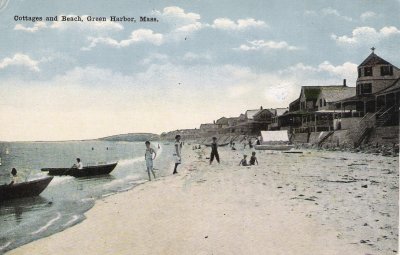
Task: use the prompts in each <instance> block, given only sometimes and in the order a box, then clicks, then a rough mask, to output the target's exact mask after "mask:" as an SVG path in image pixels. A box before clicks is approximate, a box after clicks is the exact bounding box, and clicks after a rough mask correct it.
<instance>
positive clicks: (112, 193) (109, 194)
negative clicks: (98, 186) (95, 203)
mask: <svg viewBox="0 0 400 255" xmlns="http://www.w3.org/2000/svg"><path fill="white" fill-rule="evenodd" d="M114 194H116V193H115V192H111V193H107V194H104V195H101V197H109V196H112V195H114Z"/></svg>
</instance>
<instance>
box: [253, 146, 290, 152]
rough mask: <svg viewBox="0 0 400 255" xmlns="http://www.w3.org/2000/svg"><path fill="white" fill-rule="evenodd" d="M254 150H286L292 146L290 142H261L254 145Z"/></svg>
mask: <svg viewBox="0 0 400 255" xmlns="http://www.w3.org/2000/svg"><path fill="white" fill-rule="evenodd" d="M254 148H255V149H256V150H273V151H288V150H291V149H293V148H294V145H292V144H262V145H255V146H254Z"/></svg>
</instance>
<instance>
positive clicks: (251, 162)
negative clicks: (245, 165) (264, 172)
mask: <svg viewBox="0 0 400 255" xmlns="http://www.w3.org/2000/svg"><path fill="white" fill-rule="evenodd" d="M256 163H257V166H258V160H257V157H256V152H255V151H253V152H252V153H251V157H250V165H251V166H254V165H255V164H256Z"/></svg>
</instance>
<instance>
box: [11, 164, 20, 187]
mask: <svg viewBox="0 0 400 255" xmlns="http://www.w3.org/2000/svg"><path fill="white" fill-rule="evenodd" d="M11 177H12V180H11V183H10V185H13V184H17V183H19V182H20V180H19V176H18V173H17V169H15V168H13V169H11Z"/></svg>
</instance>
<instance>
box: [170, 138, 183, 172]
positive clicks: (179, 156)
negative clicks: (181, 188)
mask: <svg viewBox="0 0 400 255" xmlns="http://www.w3.org/2000/svg"><path fill="white" fill-rule="evenodd" d="M180 141H181V136H180V135H176V136H175V153H174V158H175V168H174V172H173V173H172V174H177V173H178V171H177V168H178V165H179V164H181V163H182V154H181V152H182V143H181V142H180Z"/></svg>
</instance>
